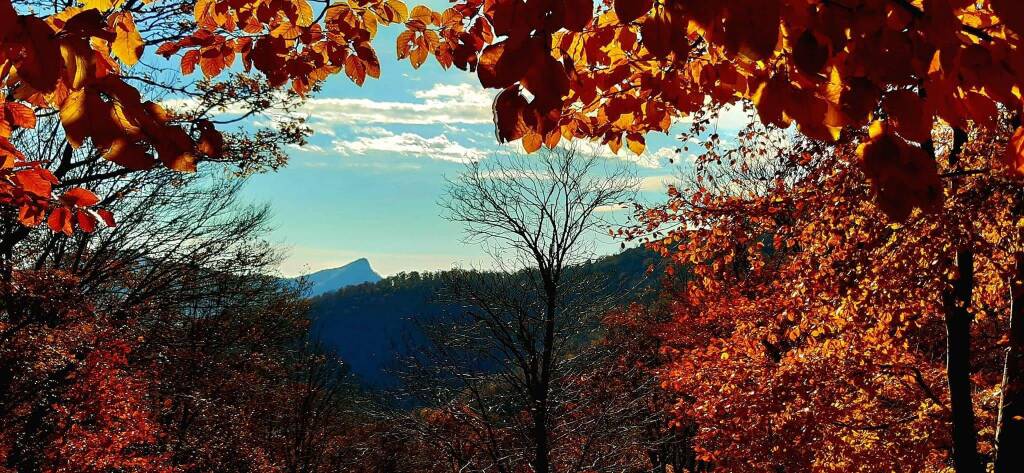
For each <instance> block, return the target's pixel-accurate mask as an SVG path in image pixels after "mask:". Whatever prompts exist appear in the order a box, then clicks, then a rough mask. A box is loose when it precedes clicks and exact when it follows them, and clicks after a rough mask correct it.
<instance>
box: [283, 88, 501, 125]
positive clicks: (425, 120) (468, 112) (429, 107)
mask: <svg viewBox="0 0 1024 473" xmlns="http://www.w3.org/2000/svg"><path fill="white" fill-rule="evenodd" d="M413 95H414V96H415V97H416V98H417V99H420V101H418V102H389V101H381V100H371V99H353V98H314V99H310V100H308V101H307V102H306V103H305V104H304V105H303V106H302V107H301V108H300V109H299V110H296V112H295V113H298V114H302V115H306V116H308V117H309V121H310V122H311V123H314V124H323V125H355V124H359V125H363V124H381V123H387V124H402V125H437V124H442V125H449V126H450V125H451V124H454V123H463V124H465V123H488V124H489V123H491V122H492V120H493V117H492V114H491V100H492V97H493V96H492V95H491V92H489V91H487V90H484V89H481V88H480V86H473V85H470V84H455V85H451V84H434V86H433V87H431V88H430V89H427V90H420V91H416V92H415V93H414V94H413Z"/></svg>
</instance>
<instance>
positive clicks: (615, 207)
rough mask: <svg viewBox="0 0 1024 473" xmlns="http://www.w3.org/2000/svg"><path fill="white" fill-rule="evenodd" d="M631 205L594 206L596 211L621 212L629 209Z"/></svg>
mask: <svg viewBox="0 0 1024 473" xmlns="http://www.w3.org/2000/svg"><path fill="white" fill-rule="evenodd" d="M628 208H629V206H628V205H626V204H611V205H599V206H597V207H594V212H599V213H608V212H619V211H622V210H626V209H628Z"/></svg>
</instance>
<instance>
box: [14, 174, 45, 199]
mask: <svg viewBox="0 0 1024 473" xmlns="http://www.w3.org/2000/svg"><path fill="white" fill-rule="evenodd" d="M14 182H15V184H17V185H18V187H20V188H21V189H22V190H24V191H25V192H27V193H29V194H34V195H36V196H39V197H42V198H45V199H49V198H50V191H51V187H50V181H49V180H48V179H46V177H45V176H44V175H43V174H42V173H40V172H39V170H38V169H26V170H24V171H18V172H16V173H14Z"/></svg>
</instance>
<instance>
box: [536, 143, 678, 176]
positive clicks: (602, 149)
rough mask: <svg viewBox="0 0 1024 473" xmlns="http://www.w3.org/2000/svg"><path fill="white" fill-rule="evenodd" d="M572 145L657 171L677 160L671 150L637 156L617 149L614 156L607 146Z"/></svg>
mask: <svg viewBox="0 0 1024 473" xmlns="http://www.w3.org/2000/svg"><path fill="white" fill-rule="evenodd" d="M573 145H574V146H578V147H579V149H580V150H581V151H583V152H585V153H590V154H594V155H596V156H599V157H602V158H606V159H621V160H624V161H629V162H631V163H633V164H636V165H637V166H640V167H642V168H647V169H658V168H660V167H661V166H662V163H663V162H667V161H668V160H669V159H676V158H678V155H677V154H676V152H675V150H674V149H673V148H659V149H658V150H657V151H654V152H651V148H648V149H647V150H645V151H644V152H643V154H640V155H639V156H638V155H636V154H634V153H633V152H632V151H630V150H628V149H625V147H623V148H622V149H619V152H618V154H616V153H612V150H611V149H609V148H608V146H607V145H603V144H599V143H594V142H583V141H578V140H575V141H574V142H573ZM520 146H521V145H520ZM558 146H569V144H568V142H567V141H566V140H562V141H560V142H559V143H558Z"/></svg>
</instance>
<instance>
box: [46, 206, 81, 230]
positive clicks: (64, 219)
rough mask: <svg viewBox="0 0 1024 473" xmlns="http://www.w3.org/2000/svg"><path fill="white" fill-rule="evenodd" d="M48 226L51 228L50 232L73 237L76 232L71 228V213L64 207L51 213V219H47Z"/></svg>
mask: <svg viewBox="0 0 1024 473" xmlns="http://www.w3.org/2000/svg"><path fill="white" fill-rule="evenodd" d="M46 225H47V226H48V227H50V230H53V231H55V232H61V233H64V234H65V235H68V236H71V233H72V232H73V231H74V229H72V228H71V211H70V210H68V208H67V207H63V206H62V207H57V208H55V209H53V212H50V218H48V219H46Z"/></svg>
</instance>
